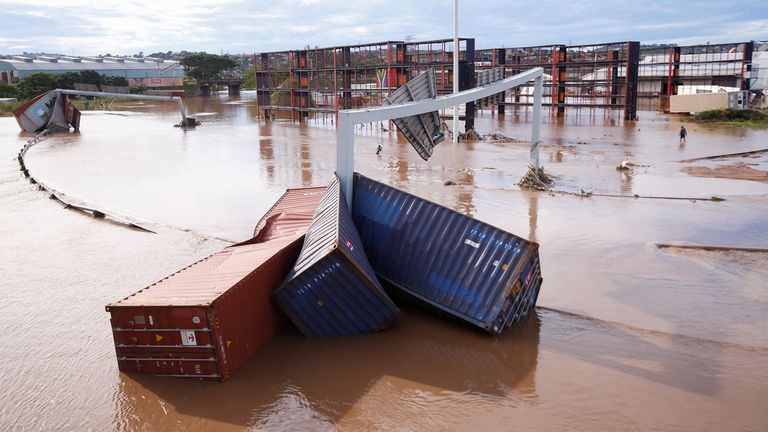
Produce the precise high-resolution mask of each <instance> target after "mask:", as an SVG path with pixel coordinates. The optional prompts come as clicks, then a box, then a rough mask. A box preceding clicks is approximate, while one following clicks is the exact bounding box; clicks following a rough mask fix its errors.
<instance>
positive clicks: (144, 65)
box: [0, 55, 180, 72]
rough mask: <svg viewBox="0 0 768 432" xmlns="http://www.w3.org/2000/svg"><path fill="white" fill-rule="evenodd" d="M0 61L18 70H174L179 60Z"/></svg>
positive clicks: (59, 58) (22, 58)
mask: <svg viewBox="0 0 768 432" xmlns="http://www.w3.org/2000/svg"><path fill="white" fill-rule="evenodd" d="M0 62H4V63H7V64H9V65H10V66H11V67H13V68H14V69H16V70H18V71H40V72H44V71H50V70H55V71H61V70H71V71H80V70H90V69H93V70H95V71H99V70H129V69H130V70H147V69H150V70H174V69H178V68H180V66H179V62H177V61H173V60H163V59H156V58H152V57H140V58H137V57H68V56H52V55H45V56H6V57H0Z"/></svg>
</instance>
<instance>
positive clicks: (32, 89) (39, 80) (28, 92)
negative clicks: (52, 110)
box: [18, 72, 57, 100]
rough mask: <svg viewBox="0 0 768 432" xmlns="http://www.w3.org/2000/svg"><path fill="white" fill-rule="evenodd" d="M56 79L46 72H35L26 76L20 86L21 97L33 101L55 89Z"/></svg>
mask: <svg viewBox="0 0 768 432" xmlns="http://www.w3.org/2000/svg"><path fill="white" fill-rule="evenodd" d="M56 78H57V76H56V75H54V74H49V73H45V72H35V73H33V74H29V75H27V76H25V77H24V79H22V80H21V81H20V82H19V85H18V89H19V97H20V98H21V99H24V100H26V99H32V98H33V97H35V96H37V95H40V94H43V93H45V92H48V91H51V90H53V89H55V88H56Z"/></svg>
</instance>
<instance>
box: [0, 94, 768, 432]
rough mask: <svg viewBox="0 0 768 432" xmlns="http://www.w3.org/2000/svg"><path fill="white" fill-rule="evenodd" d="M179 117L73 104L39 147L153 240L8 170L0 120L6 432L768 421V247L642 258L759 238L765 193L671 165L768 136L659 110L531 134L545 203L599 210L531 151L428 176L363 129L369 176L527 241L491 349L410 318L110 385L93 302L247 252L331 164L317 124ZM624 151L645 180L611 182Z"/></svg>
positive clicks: (664, 426)
mask: <svg viewBox="0 0 768 432" xmlns="http://www.w3.org/2000/svg"><path fill="white" fill-rule="evenodd" d="M190 110H191V111H192V112H194V113H197V117H198V118H199V119H200V120H202V121H203V122H204V123H203V126H201V127H199V128H197V129H195V130H189V131H183V130H179V129H177V128H173V127H171V124H172V123H174V122H177V121H178V118H177V115H178V114H177V113H174V111H173V107H170V106H169V107H164V106H151V107H146V106H145V107H143V108H141V107H138V108H131V110H130V111H125V112H87V113H85V114H84V116H83V120H82V129H83V132H82V133H81V134H63V135H56V136H52V137H49V138H47V139H46V140H44V141H43V142H42V143H40V144H39V145H37V146H35V147H34V148H33V149H32V150H31V151H30V152H29V154H28V166H29V169H30V170H31V171H32V172H33V173H34V174H35V175H36V176H37V177H39V178H40V179H41V180H42V181H44V182H45V183H46V184H48V185H50V186H52V187H54V188H56V189H58V190H60V191H63V192H65V193H66V194H67V195H69V196H70V197H72V198H73V199H77V200H80V201H82V202H85V203H90V204H94V205H98V206H100V208H105V209H111V210H115V211H118V212H120V213H122V214H125V215H130V216H131V217H133V218H135V219H136V220H140V221H142V224H144V225H145V226H148V227H151V228H152V229H153V230H155V231H157V234H150V233H145V232H140V231H135V230H129V229H126V228H124V227H121V226H118V225H114V224H109V223H106V222H103V221H99V220H94V219H92V218H89V217H86V216H83V215H81V214H79V213H75V212H72V211H69V210H64V209H62V208H61V207H60V206H58V205H57V204H56V203H55V202H53V201H51V200H49V199H48V198H47V196H45V195H43V194H41V193H39V192H37V191H36V189H35V188H34V187H33V186H32V185H30V184H29V183H27V182H26V181H24V178H23V177H22V176H21V175H20V174H19V171H18V165H17V164H16V162H15V161H14V160H13V157H14V156H15V154H16V152H17V151H18V149H19V148H20V147H21V146H22V145H23V143H24V142H25V140H26V139H28V138H29V137H25V136H21V135H19V133H18V129H17V126H16V124H15V122H14V121H13V120H12V119H7V118H3V119H0V156H2V158H0V214H1V215H2V221H1V222H0V235H1V237H0V238H2V239H3V245H4V246H3V248H2V255H0V258H1V259H0V271H1V272H2V275H3V278H2V282H0V287H1V289H2V296H0V308H1V310H2V311H3V313H2V314H0V331H2V334H3V335H4V336H2V338H0V353H2V355H3V359H4V368H2V370H0V383H1V384H2V388H3V392H2V394H1V395H0V422H1V423H2V424H3V425H4V427H3V429H7V430H108V429H114V430H246V429H251V430H334V429H340V430H361V429H385V430H466V429H486V430H509V429H511V428H513V427H514V428H517V427H521V428H533V427H536V428H544V429H552V430H562V429H565V428H568V429H578V430H605V429H619V430H625V429H633V430H634V429H640V430H765V429H766V428H768V414H767V413H768V410H765V400H768V390H766V389H768V369H766V368H765V363H766V361H768V331H766V330H768V281H767V278H768V254H765V253H759V252H731V253H724V252H712V251H696V250H693V251H692V250H689V249H675V248H667V249H658V248H657V247H656V244H657V243H674V242H680V243H685V244H702V245H717V246H738V247H752V248H768V184H766V183H765V182H759V181H748V180H733V179H715V178H699V177H693V176H690V175H688V174H686V173H685V172H683V171H682V170H683V169H684V168H686V167H688V166H691V165H693V164H692V163H685V162H680V161H681V160H688V159H692V158H698V157H703V156H710V155H717V154H723V153H734V152H740V151H750V150H758V149H760V148H765V147H768V145H766V143H767V142H768V133H766V132H765V131H752V130H748V129H738V128H718V127H711V126H699V125H694V124H687V123H686V128H687V129H688V131H689V136H688V142H687V143H685V144H684V145H680V144H679V143H678V142H677V137H676V133H677V129H679V125H680V119H678V118H674V117H671V118H670V117H668V116H662V115H657V114H655V113H641V120H640V121H639V122H638V123H636V124H632V125H624V124H622V123H621V122H618V121H617V120H616V119H615V118H611V117H610V116H605V115H603V114H601V113H592V114H593V115H584V114H583V113H582V114H581V115H575V114H574V115H570V116H568V117H567V118H566V119H565V120H564V121H560V122H558V121H551V122H550V123H548V124H547V125H545V127H543V130H542V136H543V140H544V145H543V147H542V155H541V159H542V163H543V165H544V166H545V167H546V170H547V171H548V172H550V173H552V174H554V175H556V176H557V177H558V178H557V187H556V189H557V190H558V191H565V192H575V193H579V192H580V191H581V190H584V191H590V192H592V193H593V196H592V197H590V198H583V197H577V196H575V195H573V194H562V193H553V194H547V193H531V192H523V191H520V190H519V189H518V188H517V187H516V186H515V183H516V182H517V181H518V180H519V178H520V176H521V175H522V174H523V173H524V171H525V167H526V165H527V163H528V145H527V144H526V143H524V142H508V143H489V142H477V143H458V144H452V143H450V142H447V143H441V144H440V145H439V146H438V148H437V149H436V151H435V156H434V157H433V158H432V159H431V160H430V161H429V162H424V161H422V160H421V159H419V158H418V156H417V155H416V153H415V152H414V151H413V149H412V148H410V146H409V145H408V144H407V143H404V142H402V141H398V139H397V137H396V135H395V134H394V133H392V132H390V131H385V130H384V129H388V128H389V125H386V124H385V125H381V124H376V125H365V127H361V128H359V130H358V134H357V138H356V139H357V149H356V157H355V162H356V167H357V170H358V171H361V172H362V173H364V174H366V175H368V176H371V177H373V178H376V179H379V180H381V181H385V182H387V183H390V184H392V185H395V186H397V187H400V188H403V189H406V190H408V191H410V192H413V193H416V194H418V195H420V196H423V197H426V198H429V199H431V200H434V201H436V202H439V203H441V204H444V205H446V206H448V207H451V208H454V209H456V210H458V211H460V212H463V213H466V214H469V215H472V216H474V217H477V218H479V219H482V220H485V221H487V222H490V223H492V224H494V225H497V226H499V227H501V228H504V229H506V230H508V231H511V232H513V233H516V234H518V235H521V236H524V237H528V238H531V239H533V240H536V241H538V242H540V244H541V254H542V271H543V276H544V285H543V287H542V292H541V295H540V297H539V306H541V307H540V308H539V309H538V310H537V313H536V314H535V315H532V316H530V317H529V318H530V319H528V320H527V321H526V322H525V323H523V325H521V326H519V327H518V328H515V329H514V330H513V331H510V332H508V333H506V334H504V335H503V336H501V337H499V338H489V337H487V336H484V335H482V334H478V333H477V332H475V331H473V330H471V329H468V328H465V327H462V326H459V325H456V324H455V323H451V322H446V321H444V320H442V319H440V318H436V317H433V316H430V315H428V314H426V313H424V312H422V311H420V310H412V309H409V308H406V309H405V313H404V314H403V316H402V317H401V318H400V319H399V320H398V322H397V323H396V324H395V325H394V327H393V328H391V329H390V330H388V331H386V332H382V333H380V334H375V335H369V336H361V337H354V338H340V339H328V340H316V339H306V338H303V337H301V336H300V335H298V334H297V332H296V331H295V330H293V329H290V328H288V329H285V331H284V332H283V334H281V335H280V336H279V337H277V338H276V339H274V340H273V341H272V342H270V343H269V344H268V345H267V346H266V347H265V348H264V350H262V351H261V352H259V353H258V354H257V355H256V356H255V357H254V358H253V359H252V360H251V361H250V362H248V363H247V364H246V366H245V367H244V368H243V369H241V370H240V371H238V373H237V374H235V376H234V377H233V379H231V380H230V381H228V382H226V383H223V384H222V383H215V382H198V381H187V380H176V379H163V378H153V377H144V376H135V375H125V374H121V373H119V372H118V371H117V365H116V362H115V359H114V350H113V347H112V336H111V333H110V330H109V328H110V327H109V319H108V314H107V313H106V312H105V311H104V305H105V304H106V303H109V302H111V301H114V300H116V299H119V298H121V297H124V296H126V295H128V294H130V293H132V292H134V291H137V290H138V289H140V288H142V287H144V286H146V285H147V284H149V283H152V282H153V281H155V280H157V279H159V278H161V277H163V276H165V275H166V274H168V273H170V272H172V271H174V270H176V269H178V268H180V267H183V266H185V265H187V264H189V263H191V262H193V261H195V260H196V259H199V258H200V257H203V256H205V255H208V254H210V253H212V252H214V251H217V250H219V249H221V248H222V247H224V246H225V245H226V244H227V243H226V242H225V241H223V240H222V239H224V240H227V239H228V240H241V239H244V238H247V237H248V235H249V234H250V232H251V231H252V229H253V225H254V224H255V222H256V220H257V219H258V218H259V216H260V215H261V214H262V213H263V211H265V210H266V209H267V208H268V207H269V206H270V205H271V203H272V202H273V201H274V199H275V198H277V197H278V196H279V195H280V194H281V193H282V191H283V190H284V189H285V188H286V187H298V186H310V185H315V186H316V185H323V184H325V183H327V182H328V181H329V179H330V178H331V176H332V173H333V169H334V166H335V130H334V129H333V124H332V118H330V117H329V118H326V119H324V120H323V119H317V120H315V121H313V122H311V123H310V124H294V123H290V122H264V121H260V120H258V119H256V110H255V106H254V105H253V101H252V100H250V99H249V96H247V95H246V96H243V98H241V99H233V100H230V99H228V98H226V97H222V98H204V99H195V100H191V101H190ZM527 122H528V116H527V114H526V113H524V112H523V113H514V112H508V114H507V115H506V116H504V117H498V116H493V115H491V113H490V112H483V114H482V116H481V117H480V118H478V119H477V129H478V131H480V132H481V133H490V132H494V131H499V132H501V133H504V134H505V135H507V136H510V137H512V138H516V139H519V140H525V139H527V138H528V137H529V136H530V125H529V124H528V123H527ZM377 145H381V146H382V148H383V151H382V152H381V154H380V155H376V154H375V149H376V146H377ZM625 157H629V158H630V160H632V161H633V162H635V163H636V164H637V166H636V167H635V168H634V169H633V170H632V171H631V172H629V173H626V172H619V171H616V170H615V166H616V165H617V164H618V163H619V162H620V161H621V160H622V159H624V158H625ZM732 162H733V163H736V162H746V163H750V164H753V165H750V166H751V167H752V168H753V169H757V170H762V171H765V170H766V169H768V166H766V165H767V164H766V162H765V158H762V159H760V158H758V159H750V160H736V161H732ZM705 166H709V165H705ZM448 180H450V181H452V182H455V183H457V185H456V186H445V185H444V183H445V182H446V181H448ZM597 195H618V197H607V196H597ZM635 195H638V196H640V197H647V196H654V197H671V198H689V199H674V200H670V199H648V198H635V197H634V196H635ZM712 196H717V197H721V198H724V199H725V201H718V202H712V201H702V200H701V198H708V197H712Z"/></svg>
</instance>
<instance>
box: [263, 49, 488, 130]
mask: <svg viewBox="0 0 768 432" xmlns="http://www.w3.org/2000/svg"><path fill="white" fill-rule="evenodd" d="M455 51H456V50H455V49H454V47H453V40H452V39H440V40H430V41H418V42H413V41H409V42H404V41H386V42H375V43H369V44H363V45H347V46H336V47H328V48H318V47H316V48H307V49H304V50H293V51H280V52H268V53H259V54H254V55H253V66H254V71H255V75H256V94H257V101H258V104H259V109H260V110H261V111H264V113H265V115H269V116H271V117H279V118H287V119H291V120H298V121H303V120H304V119H306V118H308V117H317V116H323V115H328V114H332V115H334V116H335V115H336V113H338V111H339V110H342V109H357V108H365V107H372V106H379V105H381V102H382V101H383V100H384V99H385V98H386V97H387V96H389V94H390V93H391V92H392V91H394V90H396V89H397V88H398V87H400V86H401V85H403V84H405V83H406V82H407V81H408V80H410V79H412V78H414V77H416V76H417V75H418V74H419V73H422V72H425V71H427V70H428V69H432V70H434V72H435V81H436V82H435V84H436V88H437V93H438V94H447V93H451V92H452V91H453V79H452V77H453V64H452V62H453V55H454V52H455ZM474 51H475V40H474V39H467V38H461V39H459V50H458V52H459V75H460V78H459V81H460V82H459V84H460V86H459V88H460V90H465V89H469V88H472V87H474ZM470 105H472V106H473V104H467V113H468V115H467V119H470V120H469V123H470V124H468V125H467V126H468V127H471V117H472V116H473V111H472V109H473V108H472V107H470ZM469 113H472V115H469Z"/></svg>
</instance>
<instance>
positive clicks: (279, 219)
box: [239, 187, 326, 245]
mask: <svg viewBox="0 0 768 432" xmlns="http://www.w3.org/2000/svg"><path fill="white" fill-rule="evenodd" d="M325 189H326V188H324V187H309V188H298V189H288V190H286V191H285V193H284V194H283V196H281V197H280V198H279V199H278V200H277V202H275V204H274V205H273V206H272V207H271V208H270V209H269V210H267V212H266V213H265V214H264V216H262V217H261V219H260V220H259V222H258V223H257V224H256V227H255V228H254V229H253V238H251V239H250V240H246V241H244V242H242V243H239V244H240V245H244V244H253V243H262V242H265V241H268V240H272V239H275V238H280V237H283V236H292V235H294V234H296V233H301V234H304V233H306V232H307V228H309V225H310V224H311V223H312V216H313V215H314V214H315V210H317V206H318V204H320V200H321V199H322V198H323V195H324V194H325Z"/></svg>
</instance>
